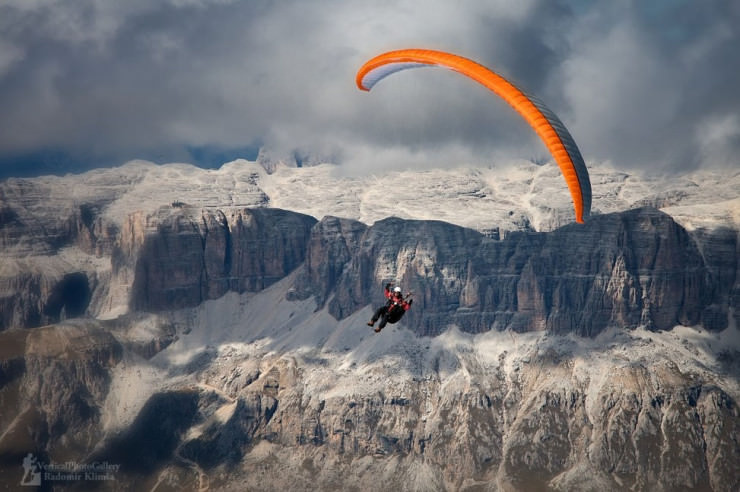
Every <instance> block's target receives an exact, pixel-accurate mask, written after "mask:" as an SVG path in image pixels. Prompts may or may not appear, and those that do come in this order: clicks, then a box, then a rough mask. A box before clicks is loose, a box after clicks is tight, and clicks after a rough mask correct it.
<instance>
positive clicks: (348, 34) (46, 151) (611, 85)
mask: <svg viewBox="0 0 740 492" xmlns="http://www.w3.org/2000/svg"><path fill="white" fill-rule="evenodd" d="M417 47H420V48H434V49H440V50H444V51H450V52H453V53H457V54H459V55H463V56H466V57H468V58H471V59H473V60H475V61H477V62H479V63H482V64H483V65H486V66H487V67H489V68H491V69H493V70H494V71H496V72H498V73H500V74H501V75H503V76H504V77H506V78H508V79H509V80H511V81H512V82H514V83H516V84H517V85H519V86H520V87H521V88H523V89H524V90H525V91H527V92H529V93H531V94H535V95H537V96H538V97H539V98H540V99H541V100H542V101H544V102H545V104H547V105H548V106H549V107H550V109H552V110H553V111H554V112H555V113H556V114H557V115H558V116H559V117H560V119H561V120H562V121H563V122H564V123H565V125H566V127H567V128H568V129H569V130H570V132H571V134H572V135H573V137H574V139H575V141H576V143H577V144H578V146H579V147H580V149H581V153H582V154H583V156H584V158H585V159H586V162H587V163H588V162H606V161H608V162H611V163H612V164H613V165H614V166H616V167H620V168H625V169H628V170H631V169H636V168H642V169H654V170H659V171H670V170H685V169H694V168H698V167H719V168H725V169H727V168H730V169H737V168H738V167H740V158H739V157H738V155H740V96H738V92H739V89H738V88H739V87H740V53H739V51H740V2H737V1H735V0H702V1H694V0H683V1H682V0H675V1H663V0H650V1H639V0H634V1H619V2H612V1H603V2H597V1H587V0H518V1H516V2H513V1H509V0H480V1H465V0H417V1H411V0H388V1H385V0H375V1H372V2H368V1H367V0H281V1H267V0H264V1H263V0H244V1H237V0H233V1H229V0H126V1H121V0H75V1H63V0H59V1H54V0H0V165H1V166H3V167H2V168H0V176H2V175H3V174H4V175H8V174H22V173H26V174H32V173H33V172H34V169H35V168H36V167H37V166H40V165H42V164H43V161H44V160H46V161H50V160H51V161H54V164H53V165H54V166H57V168H55V169H54V171H55V172H59V171H61V170H63V169H62V168H63V167H64V166H69V167H70V168H75V167H77V168H80V167H82V168H84V167H96V166H98V165H111V164H119V163H123V162H125V161H127V160H130V159H134V158H140V157H145V158H150V159H152V160H155V161H157V162H171V161H181V162H200V163H201V164H204V163H205V164H208V162H207V161H208V160H209V159H210V160H213V159H219V158H221V157H223V158H224V159H226V158H227V157H228V158H231V157H235V156H237V155H240V154H244V156H245V157H250V155H247V154H250V153H251V154H253V153H254V150H255V149H256V148H258V147H260V146H264V147H265V148H267V149H269V150H270V152H271V153H273V154H274V155H277V156H279V155H292V154H293V153H297V154H298V155H299V156H309V157H311V158H321V159H325V160H332V161H334V162H337V163H339V164H342V165H343V166H344V168H345V169H347V170H348V172H355V171H356V172H360V168H361V167H367V166H370V165H372V166H373V167H374V168H376V169H381V168H382V169H388V168H391V167H402V168H403V167H419V166H448V165H459V164H475V165H489V164H495V162H497V161H499V160H501V159H509V158H524V159H532V160H537V161H538V162H541V161H543V160H547V159H549V157H548V154H547V151H546V149H545V147H544V145H543V144H542V143H541V142H539V140H538V139H537V137H536V136H535V135H534V133H533V132H532V131H531V130H529V128H528V127H527V126H526V124H525V123H524V122H523V120H521V118H520V117H519V116H518V115H517V114H516V113H515V112H514V111H513V110H511V109H510V108H509V107H508V106H506V104H505V103H503V102H501V101H500V100H499V99H498V98H497V97H496V96H494V95H493V94H492V93H490V92H488V91H486V90H485V89H484V88H482V87H480V86H477V85H476V84H475V83H474V82H472V81H470V80H468V79H466V78H465V77H462V76H460V75H459V74H455V73H452V72H448V71H445V70H442V69H424V70H411V71H404V72H400V73H398V74H395V75H394V76H393V77H389V78H388V79H386V80H383V81H382V82H381V83H379V84H378V85H377V86H376V87H375V88H374V89H373V90H372V92H370V93H366V92H362V91H359V90H357V88H356V87H355V82H354V78H355V74H356V72H357V69H358V68H359V67H360V66H361V65H362V64H363V63H364V62H365V61H366V60H367V59H369V58H371V57H372V56H374V55H377V54H379V53H381V52H383V51H387V50H391V49H400V48H417ZM251 157H252V158H253V157H254V156H253V155H251ZM48 164H49V162H46V166H47V167H46V168H45V169H46V170H48V169H49V166H48ZM19 166H22V167H19Z"/></svg>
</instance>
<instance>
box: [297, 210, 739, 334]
mask: <svg viewBox="0 0 740 492" xmlns="http://www.w3.org/2000/svg"><path fill="white" fill-rule="evenodd" d="M314 230H315V232H314V234H313V235H312V240H311V242H310V243H309V247H308V258H310V259H311V261H307V262H306V276H305V285H304V286H302V288H303V290H304V291H305V292H306V293H315V294H318V296H317V299H319V301H321V300H323V299H326V298H327V297H328V296H327V294H326V293H327V292H332V291H333V292H334V297H333V298H332V299H331V300H330V301H329V302H328V307H329V312H331V313H332V314H333V315H335V316H336V317H337V318H339V319H341V318H343V317H345V316H347V315H349V314H352V313H353V312H355V311H357V310H358V309H360V308H361V307H362V306H364V305H366V304H367V300H368V299H373V300H374V301H375V302H376V303H381V302H382V298H381V297H379V290H380V289H379V286H382V285H383V284H384V283H385V282H388V281H396V282H399V283H401V284H402V285H403V286H404V288H406V289H409V290H411V291H413V292H414V302H415V303H416V304H415V306H414V309H413V310H411V311H409V314H408V315H407V317H406V318H405V324H406V325H408V326H411V327H412V328H413V329H414V330H415V331H416V332H417V333H419V334H421V335H436V334H439V333H440V332H442V331H443V330H444V329H446V326H447V325H448V324H449V323H450V322H452V323H454V324H456V325H458V326H460V327H461V328H462V329H463V330H464V331H468V332H472V333H480V332H484V331H487V330H490V329H494V330H496V329H498V330H503V329H507V328H511V329H514V330H515V331H533V330H546V331H549V332H554V333H577V334H579V335H582V336H594V335H596V334H598V333H599V332H601V331H603V330H604V329H606V328H608V327H609V326H623V327H625V326H632V327H634V326H638V325H645V326H647V327H649V328H651V329H656V330H665V329H670V328H672V327H673V326H675V325H677V324H683V325H694V324H697V323H699V322H703V323H704V326H705V327H707V328H708V329H711V330H722V329H724V328H726V326H727V313H728V307H729V302H728V301H729V297H728V296H730V295H731V292H732V285H733V284H734V282H735V275H734V274H733V273H732V271H733V270H732V269H726V268H719V267H717V266H715V265H711V266H708V265H707V262H706V261H705V259H704V257H703V256H702V254H701V252H700V251H699V249H698V247H697V245H696V243H695V241H694V240H693V239H692V238H691V237H690V236H689V234H688V233H687V232H686V231H685V230H684V229H683V228H682V227H681V226H679V225H677V224H676V223H675V222H674V221H673V219H671V217H669V216H668V215H666V214H664V213H662V212H659V211H657V210H655V209H637V210H632V211H629V212H625V213H621V214H609V215H602V216H597V217H593V218H592V219H591V220H590V221H589V222H588V224H586V225H585V226H581V225H577V224H574V225H572V226H567V227H563V228H561V229H558V230H556V231H554V232H552V233H512V234H510V235H509V236H507V237H506V238H505V239H504V240H500V241H496V240H491V239H488V238H485V237H483V236H482V235H481V234H479V233H476V232H475V231H472V230H469V229H464V228H461V227H457V226H453V225H450V224H446V223H441V222H428V221H427V222H420V221H403V220H400V219H387V220H383V221H380V222H378V223H376V224H375V225H373V226H372V227H370V228H365V227H363V226H362V225H361V224H357V223H349V222H347V221H341V220H338V219H335V218H327V219H324V220H323V221H322V222H321V223H319V224H318V225H317V226H316V227H315V229H314ZM343 231H345V232H343ZM719 244H722V245H723V247H727V248H728V249H730V250H734V243H733V242H731V241H729V242H725V241H721V242H720V243H719ZM706 250H711V251H717V250H718V245H716V244H715V245H712V246H709V245H707V248H706ZM705 254H706V251H705ZM717 256H720V257H722V258H725V259H727V258H732V255H730V254H727V253H725V254H722V253H721V252H720V253H718V254H717ZM728 266H730V267H733V268H735V267H736V266H735V265H734V264H733V265H728Z"/></svg>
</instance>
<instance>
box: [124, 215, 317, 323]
mask: <svg viewBox="0 0 740 492" xmlns="http://www.w3.org/2000/svg"><path fill="white" fill-rule="evenodd" d="M162 215H164V216H161V215H160V216H156V215H155V216H144V215H143V214H136V215H134V216H131V217H129V219H128V220H127V222H126V223H125V226H124V234H122V235H121V241H120V247H119V248H117V249H116V251H115V252H114V255H113V260H112V261H113V282H119V283H122V284H126V283H127V281H128V279H132V281H131V282H130V284H131V294H130V300H129V303H130V306H131V309H132V310H134V311H139V310H143V311H156V310H165V309H177V308H181V307H186V306H196V305H198V304H200V303H201V302H203V301H205V300H207V299H216V298H218V297H221V296H222V295H224V294H225V293H226V292H229V291H233V292H239V293H242V292H255V291H258V290H261V289H264V288H265V287H267V286H269V285H271V284H272V283H274V282H275V281H277V280H279V279H281V278H283V277H285V276H286V275H288V273H290V272H291V271H292V270H294V269H295V268H297V267H298V265H300V264H301V263H303V260H304V258H305V254H306V243H307V242H308V237H309V234H310V231H311V227H312V226H313V224H314V223H315V222H316V219H314V218H312V217H309V216H307V215H302V214H296V213H292V212H287V211H283V210H276V209H232V210H227V211H221V210H214V211H209V210H205V211H189V210H176V211H174V213H173V211H172V210H167V211H163V214H162Z"/></svg>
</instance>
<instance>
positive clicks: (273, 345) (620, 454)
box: [0, 168, 740, 491]
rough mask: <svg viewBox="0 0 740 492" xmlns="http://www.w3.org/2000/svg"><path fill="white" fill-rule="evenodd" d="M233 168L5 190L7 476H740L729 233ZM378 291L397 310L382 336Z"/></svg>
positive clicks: (597, 482) (636, 480)
mask: <svg viewBox="0 0 740 492" xmlns="http://www.w3.org/2000/svg"><path fill="white" fill-rule="evenodd" d="M137 169H138V168H137ZM142 169H143V170H141V172H142V173H143V172H145V171H146V172H153V171H147V169H148V168H142ZM276 169H277V168H276ZM137 172H139V171H137ZM157 172H160V171H159V170H158V171H157ZM161 172H163V173H167V174H168V178H169V179H170V180H171V181H170V182H172V180H174V181H177V180H176V179H175V178H177V176H174V177H172V176H170V174H175V175H176V174H177V173H183V175H184V176H185V178H184V179H183V180H182V183H185V185H187V186H190V183H191V180H190V178H189V177H188V173H189V172H192V171H191V170H190V169H187V168H167V169H162V170H161ZM276 174H279V169H277V170H276ZM126 176H128V178H126ZM227 177H228V179H227ZM227 177H224V175H220V174H217V175H215V176H214V177H213V179H214V181H215V182H217V183H216V184H217V185H214V186H213V187H211V188H208V189H209V190H212V192H213V196H214V197H215V198H211V195H208V196H206V197H205V198H202V201H203V203H200V204H198V205H188V204H186V203H184V202H182V201H179V200H175V199H171V197H170V196H167V199H166V200H165V202H164V203H165V204H164V205H162V204H159V205H158V206H157V207H154V208H151V209H150V208H146V207H142V208H141V209H132V208H131V207H130V206H128V205H127V207H122V208H121V210H124V211H125V212H126V213H125V214H124V213H122V212H121V210H117V209H113V210H112V208H111V207H112V205H111V204H112V203H114V202H113V200H114V198H115V197H116V196H119V194H120V189H119V188H116V187H115V186H111V187H109V189H108V191H107V192H106V193H102V192H101V193H99V194H90V195H85V196H84V197H82V198H81V199H79V200H77V202H76V203H73V204H71V205H70V203H71V202H69V201H64V200H61V198H58V197H57V198H58V199H59V200H60V201H57V202H54V203H57V204H66V205H60V206H57V207H54V210H55V213H54V214H52V213H50V212H49V211H48V210H47V211H45V212H44V213H40V212H39V213H37V212H38V211H37V210H36V208H38V207H41V205H40V204H39V202H40V200H41V197H43V196H45V194H46V195H51V196H52V198H53V195H54V193H59V191H56V192H54V191H53V190H54V189H56V188H54V187H49V188H48V189H47V188H44V187H39V186H36V185H34V186H31V185H30V184H29V183H27V182H24V181H22V180H18V181H14V182H13V183H10V184H9V185H8V184H6V185H4V186H3V187H0V192H2V193H4V195H0V243H1V244H2V247H3V253H2V258H0V260H1V261H2V262H1V263H0V310H1V315H0V484H2V485H5V486H7V487H8V488H13V487H17V486H18V484H19V483H20V481H21V477H22V476H23V472H24V469H23V467H22V463H23V459H24V457H26V456H28V454H29V453H31V454H32V455H33V456H34V457H35V458H37V459H38V460H39V461H40V462H42V463H66V462H69V461H73V462H76V463H82V464H84V463H114V464H116V465H117V466H118V467H119V468H117V469H116V471H115V473H114V474H113V476H112V479H111V480H110V481H107V482H96V483H94V484H92V485H95V486H100V487H101V488H103V489H106V488H107V489H111V490H120V489H130V490H139V489H149V490H151V489H154V488H157V487H160V488H161V487H164V486H167V487H171V488H173V489H177V490H196V489H197V490H205V489H209V488H211V489H218V490H244V489H245V488H247V489H259V490H285V489H291V490H296V489H297V490H315V489H317V488H318V489H322V490H352V489H356V490H365V489H368V488H369V487H373V488H375V489H380V490H628V489H629V490H664V491H669V490H716V491H725V490H726V491H734V490H738V489H739V488H740V481H739V478H738V477H740V467H739V465H738V464H739V463H740V447H739V446H738V442H740V426H739V425H740V424H738V423H739V422H740V413H739V410H738V405H737V402H738V399H739V398H740V388H739V387H738V381H739V378H738V374H740V365H739V364H738V360H740V343H739V342H738V340H737V339H738V335H737V334H738V331H737V325H736V323H737V316H738V313H740V278H739V277H738V275H737V269H738V258H740V255H739V254H738V251H740V250H739V249H738V248H739V246H738V244H739V243H740V242H739V241H738V232H737V231H736V230H734V229H732V228H730V227H726V228H722V227H720V228H717V227H714V228H710V227H706V228H704V227H694V228H691V229H690V231H687V229H685V228H684V227H682V226H681V225H679V224H678V223H677V222H676V221H675V220H674V219H673V218H672V217H671V216H669V215H667V214H665V213H663V212H660V211H658V210H655V209H653V208H639V209H633V210H628V211H626V212H620V213H602V214H595V215H594V217H592V218H591V219H590V220H589V221H588V223H587V224H585V225H577V224H573V225H569V226H565V227H561V228H558V229H556V230H553V231H550V232H540V233H538V232H531V231H522V232H511V231H508V232H506V233H505V234H501V235H500V236H499V237H497V238H495V239H494V238H493V237H489V236H486V235H484V234H481V233H479V232H476V231H475V230H473V229H470V228H464V227H460V226H456V225H452V224H450V223H445V222H439V221H426V220H408V219H400V218H388V219H384V220H380V221H378V222H375V223H374V224H372V225H367V224H364V223H362V222H359V221H357V220H353V219H349V218H338V217H332V216H329V217H325V218H323V219H322V220H320V221H316V219H314V218H312V217H310V216H307V215H303V214H299V213H295V212H290V211H285V210H278V209H270V208H264V207H262V206H263V205H265V203H264V195H263V194H261V192H259V190H258V189H257V190H255V180H256V179H257V178H255V177H254V176H253V174H250V173H246V174H243V175H236V177H232V176H230V175H229V176H227ZM258 177H259V176H258ZM121 178H122V179H123V178H125V179H134V178H132V177H131V174H130V173H128V172H127V173H123V175H122V176H121ZM106 179H108V178H106ZM136 179H140V177H138V175H137V177H136V178H135V179H134V180H136ZM141 179H142V180H143V178H141ZM209 179H210V178H209ZM232 182H233V183H232ZM106 183H108V181H106ZM224 183H232V184H229V185H228V186H232V187H233V189H242V188H239V187H243V189H242V191H243V192H244V194H241V195H240V194H235V195H234V197H235V198H234V197H227V198H224V195H228V193H227V192H223V189H226V188H225V187H226V186H227V185H226V184H224ZM595 183H596V186H597V187H598V182H597V181H596V180H595ZM278 184H280V185H285V184H286V183H284V182H283V183H278ZM323 184H324V181H323V178H322V179H321V180H318V184H317V185H316V186H320V185H323ZM126 186H127V185H125V184H122V185H121V187H123V188H125V187H126ZM228 189H232V188H228ZM476 189H478V188H477V185H476ZM245 190H246V191H245ZM247 192H248V193H247ZM96 193H97V192H96ZM147 194H151V190H149V191H147ZM11 195H12V196H11ZM185 195H186V194H185ZM247 195H248V196H252V197H253V198H254V199H255V200H257V202H255V203H256V204H257V205H260V208H250V207H249V206H248V205H249V204H248V203H247V204H244V203H241V202H240V203H236V202H239V201H240V200H242V199H243V197H244V196H247ZM476 196H477V195H476ZM129 199H130V200H131V201H134V198H129ZM199 199H200V198H199ZM212 202H213V203H219V204H222V203H226V202H229V205H228V206H226V205H224V206H221V205H219V206H213V205H212ZM48 206H49V207H52V205H48ZM507 206H508V205H507ZM113 208H115V207H113ZM542 220H544V219H542V217H540V221H539V223H542ZM562 220H565V219H562ZM387 281H395V282H396V283H399V284H401V285H402V286H403V287H404V289H405V290H412V291H414V299H415V303H414V306H413V308H412V309H411V311H409V312H408V313H407V315H406V316H405V317H404V318H403V320H402V322H401V323H399V324H397V325H392V326H388V327H387V328H386V329H385V330H384V331H383V332H382V333H381V334H377V335H376V334H375V333H373V332H372V330H370V329H369V328H368V327H367V326H365V322H366V321H367V317H369V315H370V307H369V306H370V305H377V304H379V303H381V302H383V298H382V293H381V288H382V285H383V284H384V283H385V282H387ZM205 301H209V302H205ZM101 314H105V315H106V316H107V317H112V318H114V319H109V320H104V319H102V318H103V316H100V315H101ZM733 314H734V316H732V315H733ZM115 315H120V316H115ZM96 316H100V318H101V319H96ZM68 483H69V486H70V487H71V488H74V487H78V488H80V489H86V488H88V487H89V486H90V485H91V483H90V481H87V480H86V479H74V480H69V481H67V482H65V486H66V485H67V484H68ZM44 485H45V486H47V487H54V486H58V485H59V483H58V482H57V483H54V481H53V480H47V482H45V484H44ZM0 488H2V487H0Z"/></svg>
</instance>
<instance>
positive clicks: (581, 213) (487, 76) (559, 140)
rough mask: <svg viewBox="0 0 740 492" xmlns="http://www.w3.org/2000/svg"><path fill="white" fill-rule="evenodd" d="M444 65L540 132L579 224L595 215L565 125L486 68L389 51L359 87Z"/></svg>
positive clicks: (436, 55)
mask: <svg viewBox="0 0 740 492" xmlns="http://www.w3.org/2000/svg"><path fill="white" fill-rule="evenodd" d="M430 66H440V67H446V68H449V69H451V70H455V71H456V72H460V73H461V74H463V75H466V76H467V77H470V78H471V79H473V80H475V81H476V82H478V83H480V84H482V85H483V86H485V87H487V88H488V89H490V90H491V91H493V92H494V93H495V94H497V95H498V96H499V97H501V98H502V99H503V100H504V101H506V102H507V103H508V104H509V105H510V106H511V107H513V108H514V109H515V110H516V111H517V112H518V113H519V114H520V115H521V116H522V117H523V118H524V120H525V121H526V122H527V123H529V125H530V126H531V127H532V128H533V129H534V131H535V132H537V135H539V137H540V138H541V139H542V141H543V142H544V143H545V146H547V149H548V150H549V151H550V153H551V154H552V156H553V158H554V159H555V162H557V164H558V166H559V167H560V171H561V172H562V173H563V177H564V178H565V182H566V183H567V185H568V190H569V191H570V194H571V197H572V198H573V208H574V209H575V215H576V221H577V222H581V223H582V222H583V219H584V217H588V216H589V214H590V213H591V181H590V179H589V177H588V170H587V169H586V164H585V163H584V162H583V157H581V152H580V151H579V150H578V147H577V146H576V143H575V141H574V140H573V137H571V135H570V133H569V132H568V130H567V129H566V128H565V125H563V123H562V122H561V121H560V119H558V117H557V116H556V115H555V113H553V112H552V111H550V110H549V109H548V108H547V107H546V106H545V105H544V104H542V103H541V102H540V101H538V100H537V99H536V98H534V97H532V96H528V95H527V94H525V93H524V92H522V91H521V90H520V89H518V88H517V87H516V86H515V85H514V84H512V83H511V82H509V81H508V80H506V79H504V78H503V77H501V76H500V75H498V74H496V73H494V72H493V71H491V70H489V69H488V68H486V67H484V66H483V65H481V64H479V63H476V62H474V61H472V60H469V59H467V58H464V57H462V56H458V55H453V54H451V53H445V52H443V51H434V50H422V49H408V50H397V51H389V52H387V53H383V54H382V55H378V56H376V57H375V58H372V59H370V60H369V61H367V62H366V63H365V64H364V65H363V66H362V67H361V68H360V70H359V71H358V72H357V77H356V82H357V87H358V88H360V89H362V90H364V91H369V90H370V89H372V87H373V86H374V85H375V84H376V83H378V82H379V81H380V80H381V79H383V78H385V77H387V76H388V75H390V74H392V73H395V72H398V71H400V70H405V69H409V68H417V67H430Z"/></svg>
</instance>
